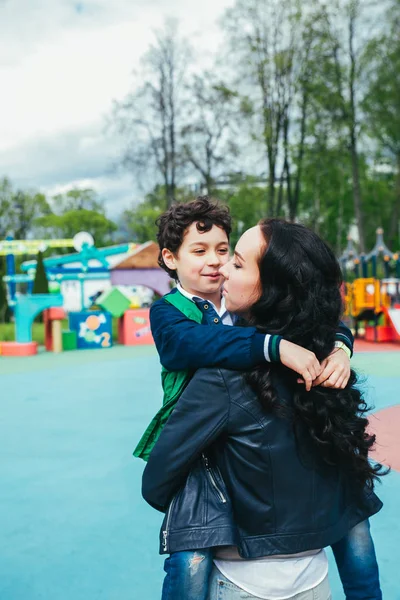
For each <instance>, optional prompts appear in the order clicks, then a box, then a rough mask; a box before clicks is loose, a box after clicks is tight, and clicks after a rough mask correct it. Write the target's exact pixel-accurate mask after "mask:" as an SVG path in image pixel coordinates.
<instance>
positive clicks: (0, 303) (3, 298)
mask: <svg viewBox="0 0 400 600" xmlns="http://www.w3.org/2000/svg"><path fill="white" fill-rule="evenodd" d="M3 276H4V272H3V271H2V269H1V268H0V323H5V322H6V321H8V320H9V308H8V302H7V292H6V284H5V283H4V281H3Z"/></svg>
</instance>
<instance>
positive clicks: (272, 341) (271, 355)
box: [264, 333, 283, 363]
mask: <svg viewBox="0 0 400 600" xmlns="http://www.w3.org/2000/svg"><path fill="white" fill-rule="evenodd" d="M282 339H283V338H282V336H280V335H270V334H269V333H267V334H266V336H265V340H264V356H265V360H266V361H267V362H271V363H274V362H280V360H281V359H280V354H279V346H280V343H281V340H282Z"/></svg>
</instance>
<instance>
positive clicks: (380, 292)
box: [340, 228, 400, 342]
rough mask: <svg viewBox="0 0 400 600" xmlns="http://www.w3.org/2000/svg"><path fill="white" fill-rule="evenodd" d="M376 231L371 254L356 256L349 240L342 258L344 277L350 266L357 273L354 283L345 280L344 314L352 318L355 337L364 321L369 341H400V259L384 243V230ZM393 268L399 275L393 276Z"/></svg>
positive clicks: (366, 336) (366, 337)
mask: <svg viewBox="0 0 400 600" xmlns="http://www.w3.org/2000/svg"><path fill="white" fill-rule="evenodd" d="M376 233H377V240H376V244H375V246H374V248H373V249H372V251H371V252H370V253H369V254H367V255H365V254H361V255H357V252H356V250H355V248H354V246H353V242H352V240H350V239H349V241H348V245H347V248H346V250H345V252H344V253H343V255H342V256H341V258H340V263H341V265H342V270H343V273H344V276H345V277H346V276H347V275H348V274H349V271H350V269H353V270H354V274H355V275H356V278H355V279H354V281H353V282H352V283H346V289H345V315H346V316H348V317H349V318H351V319H352V321H353V324H354V329H355V335H356V337H358V335H359V329H360V324H361V323H364V324H365V339H366V340H368V341H375V342H392V341H400V258H399V255H398V254H397V253H393V252H391V251H390V250H389V248H388V247H387V246H386V244H385V243H384V241H383V230H382V229H381V228H379V229H377V232H376ZM379 259H381V260H382V262H383V268H382V271H383V273H384V275H385V278H384V279H379V278H378V272H379V264H378V261H379ZM368 271H371V275H372V277H371V276H368V275H369V273H368ZM391 271H395V274H396V277H391V276H390V275H391ZM360 274H361V275H362V276H361V277H360Z"/></svg>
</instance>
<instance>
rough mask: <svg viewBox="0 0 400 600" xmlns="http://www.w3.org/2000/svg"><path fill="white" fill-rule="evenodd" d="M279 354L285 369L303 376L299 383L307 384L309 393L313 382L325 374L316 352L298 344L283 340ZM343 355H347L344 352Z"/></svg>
mask: <svg viewBox="0 0 400 600" xmlns="http://www.w3.org/2000/svg"><path fill="white" fill-rule="evenodd" d="M279 354H280V359H281V363H282V364H283V365H285V367H288V368H289V369H292V371H295V372H296V373H298V374H299V375H301V376H302V378H303V379H300V380H299V381H300V382H301V383H304V384H305V386H306V390H307V392H309V391H310V389H311V386H312V385H313V381H315V380H318V379H319V378H320V376H321V374H322V372H323V371H322V366H321V365H320V363H319V361H318V359H317V357H316V356H315V354H314V352H311V351H310V350H306V349H305V348H302V347H301V346H298V345H297V344H293V342H288V341H287V340H281V343H280V346H279ZM342 354H345V353H344V352H343V350H342ZM331 356H332V355H331ZM328 358H330V357H328ZM326 360H328V359H326Z"/></svg>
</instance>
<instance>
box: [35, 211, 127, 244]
mask: <svg viewBox="0 0 400 600" xmlns="http://www.w3.org/2000/svg"><path fill="white" fill-rule="evenodd" d="M36 225H37V226H39V227H41V228H42V229H43V230H44V232H45V234H46V235H48V236H49V237H54V238H72V237H73V236H74V235H75V234H76V233H78V232H79V231H88V232H89V233H91V234H92V235H93V237H94V240H95V243H96V246H99V247H100V246H104V245H107V244H109V243H110V242H111V241H112V234H113V233H114V231H116V230H117V229H118V226H117V225H116V224H115V223H114V222H113V221H110V219H107V217H106V216H105V215H103V214H101V213H99V212H96V211H95V210H87V209H84V208H83V209H76V210H69V211H67V212H65V213H63V214H61V215H56V214H51V215H47V216H45V217H40V218H39V219H37V220H36Z"/></svg>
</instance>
